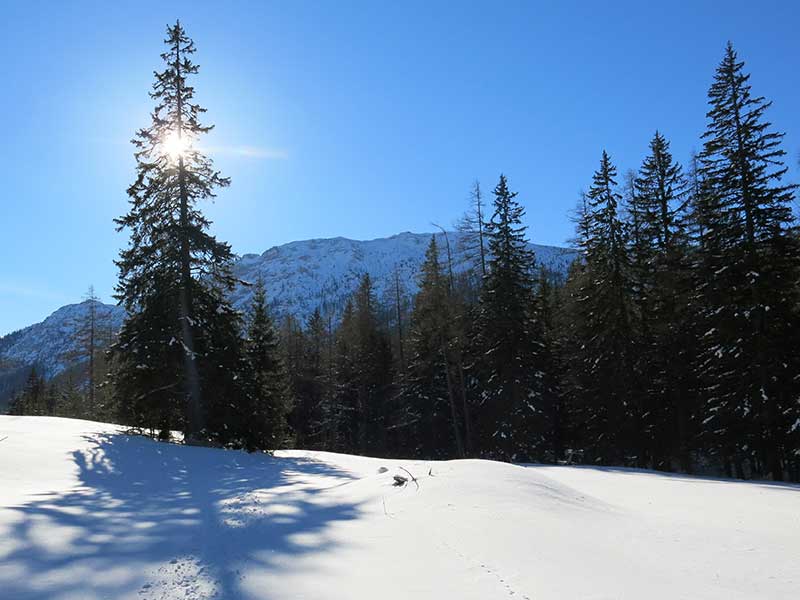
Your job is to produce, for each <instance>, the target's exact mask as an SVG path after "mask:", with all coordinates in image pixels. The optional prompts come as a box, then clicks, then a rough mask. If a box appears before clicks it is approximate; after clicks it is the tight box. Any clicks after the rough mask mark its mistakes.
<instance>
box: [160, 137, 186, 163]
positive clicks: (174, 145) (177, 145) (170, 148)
mask: <svg viewBox="0 0 800 600" xmlns="http://www.w3.org/2000/svg"><path fill="white" fill-rule="evenodd" d="M189 146H190V143H189V138H187V137H186V136H180V135H178V134H177V132H175V131H170V132H169V133H168V134H167V135H166V136H164V139H163V140H162V142H161V152H162V153H163V154H165V155H166V156H168V157H169V159H170V161H172V162H177V161H178V160H179V159H180V158H181V157H182V156H185V155H186V152H187V151H188V150H189Z"/></svg>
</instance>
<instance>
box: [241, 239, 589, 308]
mask: <svg viewBox="0 0 800 600" xmlns="http://www.w3.org/2000/svg"><path fill="white" fill-rule="evenodd" d="M436 238H437V243H438V245H439V248H440V250H441V253H442V260H443V261H444V260H445V259H446V243H447V240H446V239H445V236H444V234H442V233H438V234H436ZM430 239H431V234H429V233H400V234H398V235H394V236H392V237H389V238H380V239H376V240H368V241H356V240H349V239H346V238H333V239H320V240H306V241H302V242H292V243H290V244H284V245H283V246H275V247H274V248H270V249H269V250H267V251H266V252H264V253H263V254H261V255H260V256H259V255H256V254H245V255H244V256H242V257H241V258H240V259H239V261H238V262H237V263H236V266H235V273H236V275H237V276H238V277H239V278H240V279H243V280H245V281H250V282H252V281H255V280H256V279H257V278H258V276H261V277H263V279H264V282H265V283H266V286H267V293H268V296H269V298H270V301H271V302H272V304H273V306H274V307H275V310H276V312H278V313H291V314H293V315H294V316H296V317H299V318H301V319H304V318H305V317H307V316H308V315H310V314H311V313H312V312H313V311H314V309H315V308H317V307H321V306H329V307H330V308H331V309H332V310H334V311H338V310H340V309H341V307H342V306H343V304H344V302H345V301H346V299H347V297H348V296H349V295H350V294H351V293H352V292H353V291H354V290H355V288H356V286H357V285H358V281H359V279H360V278H361V276H362V275H363V274H364V273H369V274H370V276H371V277H372V279H373V281H374V283H375V289H376V293H377V295H378V298H379V299H381V300H385V301H388V302H389V303H391V302H394V294H395V291H394V285H395V271H396V272H397V273H398V274H399V278H400V285H401V289H402V290H403V293H404V294H406V295H409V296H410V295H413V294H415V293H416V291H417V290H418V285H417V277H418V274H419V268H420V265H422V262H423V261H424V259H425V250H426V249H427V247H428V243H429V242H430ZM447 239H449V242H450V246H451V251H452V254H453V265H454V271H456V272H463V271H464V270H465V269H466V268H467V267H468V262H467V261H466V257H465V255H464V251H463V249H462V248H463V243H462V242H463V240H464V234H460V233H458V232H449V233H448V234H447ZM531 248H532V249H533V250H534V251H535V253H536V259H537V261H538V263H539V264H540V265H543V266H545V267H546V268H547V269H549V270H550V271H553V272H556V273H561V274H566V272H567V269H568V268H569V265H570V264H571V263H572V261H573V260H574V258H575V256H576V255H577V253H576V252H575V251H574V250H570V249H567V248H556V247H553V246H539V245H536V244H531ZM250 293H251V290H250V289H248V288H246V287H239V288H238V289H237V290H236V292H235V293H234V295H233V300H234V304H235V305H236V306H237V307H238V308H244V307H246V306H247V302H248V300H249V298H250Z"/></svg>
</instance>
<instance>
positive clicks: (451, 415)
mask: <svg viewBox="0 0 800 600" xmlns="http://www.w3.org/2000/svg"><path fill="white" fill-rule="evenodd" d="M454 326H455V320H454V314H453V307H452V305H451V299H450V295H449V293H448V285H447V277H446V275H445V274H444V273H443V271H442V265H441V262H440V260H439V246H438V244H437V243H436V236H431V241H430V243H429V244H428V249H427V250H426V252H425V261H424V262H423V264H422V268H421V272H420V278H419V292H418V294H417V296H416V298H415V300H414V310H413V313H412V315H411V349H412V356H411V363H410V365H409V374H408V381H407V385H406V388H405V390H404V397H405V399H406V402H407V403H408V404H407V406H408V408H409V409H410V413H411V416H412V418H413V421H414V424H415V426H414V427H413V428H411V431H412V433H411V434H410V435H411V436H412V438H413V440H414V442H415V444H414V445H413V450H415V451H416V453H417V454H419V455H421V456H424V457H428V458H434V457H442V456H458V457H463V456H464V442H463V437H464V436H463V433H462V429H463V422H464V416H463V415H462V414H461V408H460V407H461V406H462V405H463V402H460V401H459V392H460V388H459V385H458V381H457V375H456V371H455V369H456V365H455V361H454V360H453V356H452V354H453V352H454V349H453V348H452V346H453V344H454V339H455V332H454V330H453V328H454ZM403 420H411V419H408V418H407V417H405V416H404V418H403Z"/></svg>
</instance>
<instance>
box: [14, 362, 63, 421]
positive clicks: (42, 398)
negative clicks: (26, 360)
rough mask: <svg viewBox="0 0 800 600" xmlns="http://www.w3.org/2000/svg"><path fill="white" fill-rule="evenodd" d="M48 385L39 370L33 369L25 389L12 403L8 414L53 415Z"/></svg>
mask: <svg viewBox="0 0 800 600" xmlns="http://www.w3.org/2000/svg"><path fill="white" fill-rule="evenodd" d="M49 398H50V396H49V395H48V389H47V384H46V383H45V380H44V378H43V377H42V376H41V375H39V371H38V369H37V368H36V367H35V366H33V367H31V370H30V373H29V374H28V379H27V380H26V381H25V387H23V388H22V391H21V392H20V393H19V394H17V396H16V397H15V398H14V399H13V400H12V401H11V405H10V406H9V409H8V413H9V414H11V415H27V416H42V415H49V414H53V410H52V409H53V407H52V406H50V404H51V402H49V401H48V400H49Z"/></svg>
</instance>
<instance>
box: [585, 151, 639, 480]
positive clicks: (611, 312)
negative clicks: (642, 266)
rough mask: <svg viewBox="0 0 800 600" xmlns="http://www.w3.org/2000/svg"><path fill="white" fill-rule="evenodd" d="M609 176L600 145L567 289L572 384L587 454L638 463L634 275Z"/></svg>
mask: <svg viewBox="0 0 800 600" xmlns="http://www.w3.org/2000/svg"><path fill="white" fill-rule="evenodd" d="M615 177H616V169H615V167H614V166H613V164H612V163H611V159H610V158H609V156H608V154H607V153H606V152H605V151H604V152H603V157H602V160H601V162H600V169H599V170H598V171H596V172H595V174H594V179H593V184H592V187H591V188H590V190H589V192H588V194H587V208H586V214H585V216H584V217H583V219H581V222H580V223H579V225H583V226H585V228H586V231H585V233H582V232H579V236H584V237H583V241H582V243H583V246H584V247H583V249H584V261H585V264H584V265H583V267H582V269H581V271H580V279H579V281H580V286H579V288H578V289H577V290H576V292H575V294H574V296H573V302H574V306H573V310H572V314H573V316H574V318H575V331H574V334H573V338H572V339H573V341H574V342H575V344H576V346H575V348H574V349H573V354H574V358H573V359H572V361H573V362H572V364H573V368H574V369H575V372H576V375H575V378H576V381H575V382H574V383H573V386H572V387H573V390H574V392H575V394H576V403H575V408H576V411H577V414H576V419H577V426H578V427H579V428H580V431H581V433H582V435H583V440H582V443H583V445H584V447H585V450H586V453H587V455H588V458H590V459H591V460H594V461H596V462H604V463H610V464H623V463H624V462H625V460H626V459H632V460H634V461H635V462H636V463H640V461H641V460H642V457H643V454H644V450H643V445H644V439H643V433H642V430H641V417H642V414H643V408H642V406H641V404H640V403H641V398H637V397H636V395H635V394H634V393H633V391H632V390H633V389H635V384H637V382H638V381H640V378H639V377H638V374H637V372H636V369H635V366H636V361H635V360H634V357H635V347H634V345H633V343H632V341H633V340H634V334H635V325H636V311H635V306H634V304H633V294H634V282H633V280H632V276H631V266H630V259H629V256H628V251H627V245H626V243H627V235H626V231H625V226H624V224H623V222H622V220H621V218H620V216H619V212H618V205H619V202H620V200H621V195H620V194H619V192H618V191H617V189H616V185H617V182H616V179H615Z"/></svg>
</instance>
